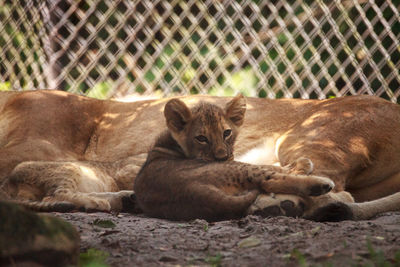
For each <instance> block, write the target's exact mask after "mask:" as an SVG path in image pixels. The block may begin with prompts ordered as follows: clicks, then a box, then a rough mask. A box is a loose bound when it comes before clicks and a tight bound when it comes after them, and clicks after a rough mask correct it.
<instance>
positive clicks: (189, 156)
mask: <svg viewBox="0 0 400 267" xmlns="http://www.w3.org/2000/svg"><path fill="white" fill-rule="evenodd" d="M245 111H246V103H245V99H244V97H243V96H237V97H235V98H234V99H233V100H231V101H230V102H229V103H227V105H226V107H225V108H224V109H222V108H220V107H218V106H215V105H213V104H210V103H200V104H199V105H198V106H196V107H194V108H192V109H189V108H188V107H187V106H186V105H185V103H183V102H182V101H180V100H178V99H172V100H170V101H169V102H168V103H167V104H166V106H165V109H164V116H165V119H166V123H167V127H168V130H167V131H165V132H164V133H163V134H162V135H161V136H160V137H159V138H158V140H157V141H156V142H155V145H154V147H153V148H152V150H151V151H150V152H149V154H148V157H147V160H146V162H145V163H144V165H143V166H142V169H141V170H140V172H139V174H138V175H137V177H136V179H135V183H134V189H135V194H136V200H137V202H138V205H139V206H140V208H141V209H142V210H143V211H144V213H145V214H147V215H149V216H153V217H159V218H167V219H172V220H190V219H195V218H201V219H206V220H209V221H215V220H222V219H231V218H238V217H241V216H244V215H245V214H246V211H247V209H248V208H249V206H250V205H251V204H252V203H253V202H254V200H255V199H256V198H257V196H258V195H259V194H260V193H262V192H268V193H270V192H273V193H286V194H296V195H301V196H316V195H321V194H324V193H326V192H328V191H330V190H331V189H332V188H333V186H334V184H333V182H332V181H331V180H330V179H328V178H323V177H317V176H305V175H295V174H285V173H284V172H285V171H286V169H285V168H280V167H275V166H265V165H259V166H258V165H251V164H246V163H241V162H236V161H233V148H234V143H235V139H236V137H237V135H238V133H239V127H240V126H241V125H242V124H243V120H244V115H245Z"/></svg>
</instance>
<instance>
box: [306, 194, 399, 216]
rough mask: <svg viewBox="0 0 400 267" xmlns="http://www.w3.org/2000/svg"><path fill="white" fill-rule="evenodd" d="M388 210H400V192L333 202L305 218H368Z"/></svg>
mask: <svg viewBox="0 0 400 267" xmlns="http://www.w3.org/2000/svg"><path fill="white" fill-rule="evenodd" d="M389 211H400V192H398V193H395V194H392V195H389V196H386V197H383V198H379V199H376V200H372V201H367V202H361V203H344V202H333V203H330V204H328V205H326V206H324V207H321V208H319V209H317V210H316V211H315V212H314V213H313V214H312V215H311V216H309V217H308V218H307V219H311V220H314V221H343V220H368V219H371V218H373V217H375V216H377V215H378V214H380V213H384V212H389Z"/></svg>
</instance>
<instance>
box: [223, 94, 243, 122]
mask: <svg viewBox="0 0 400 267" xmlns="http://www.w3.org/2000/svg"><path fill="white" fill-rule="evenodd" d="M245 113H246V99H245V98H244V96H243V95H242V94H239V95H237V96H236V97H235V98H233V99H232V100H231V101H229V102H228V103H227V104H226V106H225V114H226V116H227V117H228V118H229V119H230V120H231V121H232V122H233V123H234V124H235V125H236V126H238V127H239V126H242V124H243V121H244V114H245Z"/></svg>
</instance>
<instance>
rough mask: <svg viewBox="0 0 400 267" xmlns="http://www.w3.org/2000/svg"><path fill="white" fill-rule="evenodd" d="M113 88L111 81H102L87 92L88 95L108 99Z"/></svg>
mask: <svg viewBox="0 0 400 267" xmlns="http://www.w3.org/2000/svg"><path fill="white" fill-rule="evenodd" d="M112 88H113V86H112V83H111V82H110V81H105V82H100V83H97V84H96V85H95V86H93V88H92V89H90V90H89V91H87V92H86V94H87V96H89V97H93V98H97V99H107V98H109V97H110V96H111V93H112V92H111V89H112Z"/></svg>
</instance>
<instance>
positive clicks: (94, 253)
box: [79, 248, 109, 267]
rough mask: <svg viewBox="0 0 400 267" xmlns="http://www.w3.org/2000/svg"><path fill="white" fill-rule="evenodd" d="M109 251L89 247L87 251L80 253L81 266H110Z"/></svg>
mask: <svg viewBox="0 0 400 267" xmlns="http://www.w3.org/2000/svg"><path fill="white" fill-rule="evenodd" d="M108 257H109V253H108V252H105V251H101V250H97V249H94V248H89V249H88V250H87V251H86V252H84V253H81V254H80V255H79V266H80V267H108V266H109V265H108V264H106V260H107V258H108Z"/></svg>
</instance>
